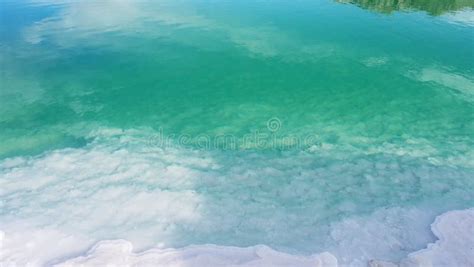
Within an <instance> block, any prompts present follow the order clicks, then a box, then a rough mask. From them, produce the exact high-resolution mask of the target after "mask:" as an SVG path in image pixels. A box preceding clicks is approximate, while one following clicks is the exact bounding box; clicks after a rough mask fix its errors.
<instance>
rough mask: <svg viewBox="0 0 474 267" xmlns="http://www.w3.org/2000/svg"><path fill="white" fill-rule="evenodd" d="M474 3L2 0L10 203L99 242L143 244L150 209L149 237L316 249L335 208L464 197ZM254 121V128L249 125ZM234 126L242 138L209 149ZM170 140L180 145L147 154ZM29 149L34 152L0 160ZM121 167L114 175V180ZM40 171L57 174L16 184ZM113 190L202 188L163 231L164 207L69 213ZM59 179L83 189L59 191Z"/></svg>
mask: <svg viewBox="0 0 474 267" xmlns="http://www.w3.org/2000/svg"><path fill="white" fill-rule="evenodd" d="M340 2H350V3H340ZM473 7H474V2H473V1H470V0H464V1H407V2H406V3H405V4H398V2H397V1H393V2H390V1H388V2H387V1H329V0H320V1H274V2H271V1H238V2H237V1H169V2H167V1H138V2H132V1H98V2H92V1H85V2H79V1H59V2H54V1H51V2H49V1H1V2H0V18H1V24H0V71H1V74H0V78H1V83H0V88H1V89H0V140H1V142H0V159H2V160H3V162H4V163H3V164H4V165H3V166H4V167H3V168H0V170H1V172H0V174H1V175H3V178H1V177H2V176H0V179H3V180H2V183H3V185H4V186H6V188H7V189H5V191H4V193H3V195H2V198H3V199H4V200H3V202H2V203H3V204H2V206H1V207H2V209H3V210H2V212H0V219H3V220H4V221H5V222H8V223H11V224H13V223H14V222H16V221H17V220H20V219H21V220H22V221H24V220H26V221H27V222H29V223H31V224H33V225H35V226H38V225H40V226H51V222H50V220H49V219H48V218H47V217H48V216H52V215H54V216H58V219H57V221H56V222H55V223H53V225H54V228H55V229H56V228H58V229H67V230H64V231H69V232H70V233H78V232H81V233H83V232H89V233H91V234H90V235H92V236H93V238H96V239H102V238H130V239H133V238H136V239H137V240H142V239H144V238H142V237H143V236H144V235H145V234H141V233H136V232H134V230H132V229H135V228H133V227H132V226H133V225H135V226H137V225H140V227H143V228H142V229H145V230H146V231H150V232H148V234H147V235H149V236H148V237H147V238H148V239H147V241H146V242H144V244H145V245H150V244H155V243H156V242H165V243H166V245H172V246H183V245H188V244H203V243H215V244H221V245H238V246H247V245H255V244H260V243H263V244H268V245H272V246H275V247H277V248H282V249H287V250H290V251H299V252H314V251H318V250H320V249H324V248H327V247H334V248H336V247H337V244H338V243H337V242H336V241H335V240H334V235H333V236H332V239H331V238H330V237H328V236H331V235H327V234H325V233H326V232H327V231H328V230H327V229H328V228H330V227H332V226H331V225H332V224H334V223H336V222H338V221H340V220H342V219H344V218H349V217H351V216H357V215H367V214H371V213H373V212H374V211H376V210H379V209H385V208H392V207H404V208H407V209H408V208H419V209H422V210H423V209H425V210H432V211H433V212H439V211H445V210H448V209H452V208H465V207H470V206H472V205H473V204H474V199H473V195H472V190H473V186H474V184H473V179H472V178H473V177H474V153H473V148H474V27H473V26H474V21H473V16H474V15H473V12H472V8H473ZM269 120H274V121H276V122H277V123H278V126H277V128H275V129H269V127H270V126H269V125H268V123H269ZM258 133H260V134H263V135H264V136H265V138H264V139H265V141H264V142H263V143H260V144H257V143H256V141H255V140H253V139H251V140H250V141H248V140H247V139H246V138H247V137H248V136H252V137H254V136H255V135H256V134H258ZM224 135H225V136H231V137H232V140H233V141H232V144H236V145H235V146H232V148H230V149H229V147H225V148H223V147H222V146H221V145H216V146H213V145H210V146H208V144H207V143H206V144H205V145H203V142H202V140H203V138H204V140H214V138H217V137H219V136H224ZM117 136H118V137H117ZM183 136H184V137H186V140H187V141H186V142H185V143H186V144H181V143H182V142H181V141H182V140H181V139H180V138H181V137H183ZM308 137H310V138H308ZM162 138H168V139H169V140H171V143H172V144H173V145H171V147H172V148H169V149H178V150H179V149H185V151H184V152H183V151H181V152H170V151H174V150H170V151H169V152H166V148H164V149H165V150H164V151H165V152H156V151H162V150H161V149H162V146H161V145H160V144H161V141H160V140H161V139H162ZM285 138H286V139H285ZM288 138H290V141H288V140H289V139H288ZM270 139H271V140H273V141H271V142H270V141H269V140H270ZM285 140H286V141H285ZM302 140H305V141H304V142H303V141H302ZM308 140H309V141H308ZM203 146H204V147H203ZM91 151H92V152H91ZM153 151H155V152H153ZM81 153H83V154H81ZM90 153H92V154H90ZM97 153H98V154H97ZM117 153H127V156H123V158H120V159H118V158H116V157H118V155H119V154H117ZM150 153H151V154H150ZM153 153H158V154H156V155H158V156H156V155H155V154H153ZM160 153H161V154H160ZM57 155H59V156H57ZM98 155H99V156H98ZM144 155H146V157H145V158H142V156H144ZM148 155H149V157H150V158H149V157H148ZM170 155H173V156H170ZM56 156H57V157H58V158H55V157H56ZM89 156H90V159H88V158H86V157H89ZM120 157H122V156H120ZM170 158H172V159H170ZM191 158H192V159H191ZM19 159H21V160H24V161H25V162H26V163H21V164H23V165H21V164H20V165H18V166H17V165H15V164H16V163H15V164H13V165H12V166H14V167H9V166H10V165H9V164H10V163H9V162H10V161H15V160H19ZM139 159H140V160H139ZM63 160H64V161H67V162H69V163H67V164H72V165H67V164H66V163H64V162H63ZM201 160H203V161H205V162H206V163H202V164H201V163H199V164H198V163H196V162H201ZM55 161H58V162H61V164H63V163H64V164H66V165H60V164H59V163H58V164H57V165H56V164H55ZM116 161H118V162H120V163H117V166H115V165H114V166H115V167H110V169H109V168H108V167H107V168H106V167H103V166H102V165H100V166H101V167H99V166H95V165H94V164H98V163H99V162H102V164H103V165H104V166H106V165H108V164H109V163H110V162H114V163H113V164H115V162H116ZM74 164H75V165H74ZM110 164H112V163H110ZM143 164H148V165H146V166H147V167H143V168H141V166H143ZM196 164H197V165H196ZM175 165H177V166H178V167H179V168H184V169H185V170H184V171H183V170H182V169H179V170H178V171H177V172H176V173H175V174H172V175H171V174H170V173H169V172H167V171H169V169H166V168H169V167H170V166H175ZM15 166H16V167H15ZM58 166H69V167H58ZM120 166H122V167H120ZM137 166H138V167H137ZM163 166H165V167H166V168H165V167H163ZM175 167H176V166H175ZM15 168H16V169H15ZM69 168H71V169H69ZM101 168H105V169H101ZM114 168H115V169H114ZM134 168H138V169H137V170H136V171H132V170H135V169H134ZM140 168H141V169H140ZM162 168H165V169H162ZM66 169H67V170H66ZM99 169H100V170H99ZM93 171H97V173H96V172H94V173H92V172H93ZM121 171H123V173H122V174H121V175H122V176H120V177H122V178H120V179H123V180H120V179H119V178H112V177H115V176H114V175H119V174H117V173H116V172H118V173H120V172H121ZM132 172H133V173H132ZM173 173H174V172H173ZM36 175H38V177H56V178H54V179H58V180H57V181H56V180H55V181H56V182H54V183H52V184H48V183H49V182H45V183H46V184H47V185H49V187H48V186H47V185H46V186H43V184H42V186H40V187H35V188H36V189H32V188H30V187H31V186H30V185H28V184H27V183H26V182H25V183H26V184H22V185H21V186H20V185H18V186H17V185H15V186H14V184H15V183H16V182H18V181H22V179H27V181H28V179H33V178H31V177H35V176H36ZM167 175H171V176H172V177H171V178H170V177H168V176H167ZM175 176H176V177H175ZM14 177H16V178H14ZM22 177H23V178H22ZM26 177H29V178H26ZM124 177H125V178H124ZM144 177H145V178H146V179H148V178H149V179H151V180H146V181H145V180H142V179H145V178H144ZM173 177H174V178H173ZM183 177H184V178H183ZM188 178H189V179H190V180H189V181H188V180H186V179H188ZM12 179H13V180H12ZM15 179H19V180H15ZM76 179H79V180H76ZM87 179H91V180H90V181H89V180H87ZM107 179H110V180H107ZM115 179H119V180H120V181H121V182H117V181H116V180H115ZM162 179H165V180H166V179H171V180H173V179H178V181H179V182H177V181H175V180H173V181H174V182H171V180H170V182H169V183H168V182H164V181H163V180H162ZM181 179H185V180H186V181H181ZM85 180H87V181H89V182H90V183H91V184H89V182H87V183H85V182H84V181H85ZM15 181H16V182H15ZM35 181H36V180H35ZM93 181H95V182H96V183H98V184H94V183H93ZM166 181H168V180H166ZM83 182H84V184H83ZM32 183H35V182H33V181H32ZM63 183H64V184H63ZM66 183H67V184H68V186H66ZM69 183H71V184H70V185H69ZM170 183H171V184H170ZM8 186H11V188H10V187H8ZM69 186H70V187H69ZM120 186H124V188H127V189H123V190H132V191H127V192H125V193H123V194H125V195H127V196H130V197H132V196H133V195H136V194H138V193H139V192H141V193H143V192H149V193H150V194H151V192H155V191H154V190H164V191H166V192H175V193H176V192H178V193H182V192H188V191H189V192H192V194H197V195H199V199H200V201H201V200H202V202H203V203H201V202H200V203H201V204H200V205H201V206H199V205H198V206H199V207H200V208H197V209H198V210H199V211H200V212H199V214H200V216H201V217H199V218H200V220H198V221H199V222H198V223H192V224H191V223H189V222H188V221H186V220H185V219H183V220H184V222H183V221H181V220H180V219H177V221H173V222H171V223H167V224H166V225H168V226H166V227H171V228H172V230H170V231H171V233H170V232H166V233H165V231H164V230H163V231H161V232H160V231H154V230H153V229H155V228H156V227H158V226H156V225H162V224H161V222H162V220H164V221H166V220H168V219H167V217H166V216H167V215H162V216H160V213H153V216H151V215H150V216H151V217H149V218H148V217H147V218H144V219H143V220H140V221H137V222H135V221H134V219H133V216H132V215H130V216H132V217H130V218H129V221H127V220H125V219H123V221H121V220H122V219H120V218H122V217H120V218H119V219H117V220H118V222H117V225H114V226H111V225H109V224H107V223H105V224H104V225H103V226H98V225H99V223H97V225H95V224H94V225H93V226H90V225H82V224H81V222H73V221H74V220H75V219H77V217H75V216H86V217H87V216H88V215H87V214H96V215H98V214H100V212H99V211H96V212H93V211H91V209H92V208H90V209H89V208H84V210H83V211H81V212H78V214H76V215H70V214H69V215H67V214H64V211H65V210H68V209H69V208H70V207H74V206H82V207H93V206H95V205H97V206H99V207H103V208H104V210H107V209H109V208H110V207H109V208H106V207H107V206H106V205H105V203H106V202H108V200H104V199H100V200H97V199H96V200H88V199H89V198H93V196H91V195H90V193H86V191H90V190H92V189H93V188H94V190H98V188H103V189H104V190H113V189H112V188H116V187H120ZM12 188H14V189H12ZM18 188H23V189H24V190H26V191H24V192H21V193H20V192H19V191H16V190H19V189H18ZM63 188H77V190H79V191H80V192H82V193H80V194H78V195H75V196H74V197H72V199H73V200H71V199H68V200H65V199H63V198H62V197H60V196H54V197H53V196H52V195H54V194H56V193H55V192H62V190H63ZM130 188H131V189H130ZM28 190H33V191H28ZM35 190H37V191H35ZM58 190H59V191H58ZM68 190H69V189H68ZM71 190H72V189H71ZM35 192H36V193H35ZM66 192H69V191H66ZM189 192H188V193H189ZM341 192H344V193H341ZM37 193H38V194H39V195H37ZM98 194H99V193H98ZM101 194H102V193H101ZM186 194H187V193H186ZM41 195H49V196H51V199H43V200H41V199H40V198H41ZM151 199H153V198H151ZM68 201H70V202H68ZM94 201H96V202H94ZM137 201H138V200H137ZM26 202H28V203H26ZM63 202H64V203H63ZM66 202H67V203H66ZM102 202H103V204H104V205H105V206H100V205H101V204H97V203H102ZM145 202H146V201H145ZM184 202H186V201H184ZM123 203H127V202H126V201H125V200H124V202H123ZM137 203H140V202H137ZM186 203H187V202H186ZM193 203H194V202H193ZM206 203H207V204H206ZM88 205H89V206H88ZM137 205H139V204H137ZM183 205H186V204H183ZM193 207H194V206H193ZM115 208H116V209H117V212H118V213H120V211H119V210H120V209H119V207H112V208H111V209H115ZM151 209H153V208H151ZM178 209H179V208H178ZM190 209H191V208H190ZM240 209H241V211H239V210H240ZM231 210H232V211H234V212H235V214H232V212H231ZM45 211H48V212H50V213H48V212H46V214H49V215H44V212H45ZM144 213H146V212H145V211H144ZM137 214H141V213H140V212H138V213H137ZM161 214H162V213H161ZM262 214H263V216H262ZM309 214H313V215H314V216H310V215H309ZM316 214H319V215H316ZM430 214H431V213H430ZM433 214H434V213H433ZM168 215H169V214H168ZM91 216H92V217H93V215H91ZM111 216H112V215H111ZM114 216H115V215H114ZM117 216H118V215H117ZM169 216H171V217H173V216H174V215H169ZM430 216H431V215H430ZM173 218H174V217H173ZM186 218H188V217H186ZM193 218H194V217H193ZM212 218H217V219H212ZM265 218H267V220H265ZM130 220H131V221H130ZM157 220H158V221H159V222H157ZM193 222H194V221H193ZM127 223H130V225H128V224H127ZM169 225H173V226H169ZM297 226H300V228H298V229H296V228H297ZM160 227H161V226H160ZM163 227H164V228H163V229H165V228H166V227H165V226H163ZM173 227H175V228H173ZM104 229H106V230H104ZM166 229H168V228H166ZM423 229H424V228H423ZM145 230H143V231H145ZM163 233H164V234H163ZM163 240H165V241H163ZM321 240H325V241H321ZM327 240H330V241H327ZM424 240H425V239H423V241H424ZM417 242H418V241H417ZM415 243H416V242H415ZM422 244H423V242H421V241H420V242H418V243H416V245H413V244H411V245H407V246H408V247H409V249H406V250H410V249H415V248H418V247H421V245H422ZM402 250H403V249H402ZM403 253H404V252H396V253H394V255H395V256H394V257H399V256H400V255H402V254H403ZM349 258H350V257H349Z"/></svg>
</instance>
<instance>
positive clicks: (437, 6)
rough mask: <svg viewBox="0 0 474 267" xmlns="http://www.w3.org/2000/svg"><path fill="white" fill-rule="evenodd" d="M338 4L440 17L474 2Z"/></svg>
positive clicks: (363, 0) (359, 0)
mask: <svg viewBox="0 0 474 267" xmlns="http://www.w3.org/2000/svg"><path fill="white" fill-rule="evenodd" d="M335 1H336V2H339V3H349V4H355V5H358V6H360V7H362V8H365V9H369V10H373V11H377V12H381V13H391V12H393V11H397V10H410V9H415V10H422V11H426V12H428V14H430V15H435V16H436V15H441V14H443V13H446V12H450V11H456V10H461V9H463V8H473V7H474V0H335Z"/></svg>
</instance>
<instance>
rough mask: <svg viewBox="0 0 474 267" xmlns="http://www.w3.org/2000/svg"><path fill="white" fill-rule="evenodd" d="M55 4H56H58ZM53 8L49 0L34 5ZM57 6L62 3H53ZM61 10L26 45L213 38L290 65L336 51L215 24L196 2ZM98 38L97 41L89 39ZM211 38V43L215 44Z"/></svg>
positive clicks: (121, 0)
mask: <svg viewBox="0 0 474 267" xmlns="http://www.w3.org/2000/svg"><path fill="white" fill-rule="evenodd" d="M53 2H54V1H53ZM35 3H36V4H42V5H45V4H48V1H47V0H40V1H35ZM54 4H58V3H57V2H54ZM62 4H63V5H62V6H61V10H60V11H59V12H58V13H57V14H56V15H55V16H52V17H48V18H45V19H43V20H41V21H38V22H36V23H35V24H33V25H31V26H30V27H28V28H27V29H25V31H24V37H25V40H26V41H27V42H29V43H31V44H38V43H41V42H43V41H50V42H53V43H55V44H58V45H60V46H66V47H70V46H76V45H81V44H83V42H81V41H83V40H86V39H87V41H88V44H91V42H93V43H97V42H99V43H98V44H100V45H104V42H107V45H109V43H111V42H112V41H111V40H110V38H106V39H101V38H100V34H105V33H118V34H120V35H140V36H141V37H143V36H146V37H148V38H157V37H162V38H167V39H169V40H172V41H176V42H179V43H184V44H186V45H190V46H197V47H199V48H201V49H206V48H208V47H210V45H209V40H207V37H209V34H210V35H211V36H212V37H213V38H215V37H216V36H217V39H216V40H217V41H219V42H220V41H222V42H224V43H229V42H230V43H232V44H233V45H234V46H236V47H239V48H243V49H245V50H246V51H247V52H248V53H250V54H251V55H256V56H263V57H275V56H280V57H282V58H284V59H286V60H292V61H293V60H296V61H307V60H315V59H318V58H321V57H325V56H329V55H331V53H332V52H334V46H330V45H327V44H304V43H303V42H302V41H301V40H299V39H295V38H293V37H292V36H289V35H288V34H286V33H284V32H283V31H281V30H279V29H278V28H276V27H274V26H269V25H261V26H258V25H257V26H252V27H250V26H245V25H239V24H237V25H236V23H229V22H227V21H225V20H223V19H219V20H216V19H212V18H209V17H207V16H204V15H202V14H198V13H197V12H196V11H195V10H194V9H193V5H192V3H186V4H184V3H183V2H167V1H153V2H149V1H127V0H105V1H100V2H93V3H92V2H71V1H64V2H62ZM170 26H171V27H173V29H174V30H176V29H182V28H187V29H191V30H195V31H198V32H199V33H204V34H203V35H200V36H201V37H200V39H199V40H184V39H183V38H179V37H176V36H173V32H172V31H173V29H172V30H171V32H170V29H169V28H166V27H170ZM92 36H94V38H90V37H92ZM213 38H211V39H213Z"/></svg>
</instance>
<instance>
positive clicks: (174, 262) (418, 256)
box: [2, 208, 474, 267]
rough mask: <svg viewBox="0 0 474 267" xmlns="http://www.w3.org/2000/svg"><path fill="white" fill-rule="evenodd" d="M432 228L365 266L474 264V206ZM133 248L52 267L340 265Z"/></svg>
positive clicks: (255, 250) (226, 250)
mask: <svg viewBox="0 0 474 267" xmlns="http://www.w3.org/2000/svg"><path fill="white" fill-rule="evenodd" d="M431 229H432V231H433V233H434V234H435V235H436V237H437V238H438V240H437V241H436V242H435V243H432V244H428V246H427V248H426V249H423V250H420V251H417V252H413V253H411V254H409V255H408V257H407V258H405V259H403V260H402V261H401V262H399V263H393V262H387V261H383V259H374V260H372V261H369V262H368V263H367V264H368V265H369V266H371V267H389V266H390V267H393V266H403V267H405V266H407V267H408V266H420V267H421V266H433V267H435V266H459V267H463V266H466V267H468V266H474V208H471V209H467V210H459V211H458V210H456V211H449V212H446V213H444V214H442V215H440V216H438V217H437V218H436V220H435V222H434V223H433V224H432V225H431ZM132 250H133V246H132V244H131V243H130V242H128V241H125V240H106V241H100V242H98V243H97V244H96V245H95V246H94V247H93V248H91V249H90V250H89V251H88V252H87V253H86V254H85V255H83V256H80V257H76V258H72V259H69V260H66V261H64V262H62V263H59V264H57V265H56V266H64V267H69V266H155V267H159V266H166V267H173V266H180V267H183V266H208V267H213V266H216V267H217V266H245V267H251V266H299V267H304V266H312V267H317V266H321V267H326V266H328V267H329V266H338V261H337V259H336V257H335V256H333V255H332V254H330V253H328V252H324V253H320V254H314V255H311V256H298V255H291V254H286V253H281V252H278V251H275V250H273V249H271V248H269V247H267V246H264V245H259V246H254V247H247V248H239V247H226V246H216V245H195V246H188V247H185V248H181V249H173V248H167V249H161V248H152V249H149V250H146V251H143V252H139V253H134V252H133V251H132ZM3 264H4V265H2V266H9V264H8V263H5V262H4V263H3ZM10 264H13V263H12V262H10Z"/></svg>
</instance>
